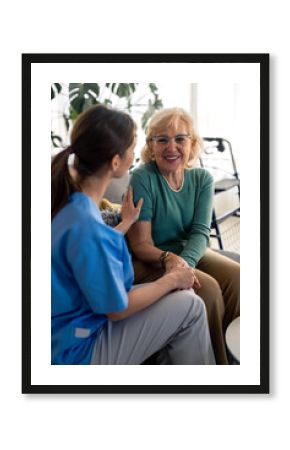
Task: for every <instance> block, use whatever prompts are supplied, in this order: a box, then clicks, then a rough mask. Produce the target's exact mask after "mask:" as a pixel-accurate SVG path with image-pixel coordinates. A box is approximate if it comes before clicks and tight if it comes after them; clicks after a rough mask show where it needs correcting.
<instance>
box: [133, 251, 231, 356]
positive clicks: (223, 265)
mask: <svg viewBox="0 0 290 450" xmlns="http://www.w3.org/2000/svg"><path fill="white" fill-rule="evenodd" d="M133 265H134V272H135V283H146V282H150V281H153V280H156V279H158V278H160V277H161V276H162V275H163V273H164V271H163V270H162V269H156V268H152V266H150V265H149V264H145V263H143V262H141V261H139V260H134V259H133ZM196 274H197V276H198V279H199V281H200V283H201V288H200V289H198V290H196V293H197V294H198V295H199V296H200V297H201V298H202V299H203V301H204V303H205V306H206V310H207V317H208V323H209V330H210V335H211V340H212V346H213V350H214V353H215V359H216V363H217V364H228V359H227V352H226V345H225V331H226V329H227V326H228V325H229V324H230V323H231V321H232V320H234V319H235V318H236V317H238V316H239V315H240V264H239V263H237V262H235V261H233V260H231V259H230V258H227V257H226V256H223V255H221V254H219V253H217V252H214V251H213V250H211V249H209V248H208V249H206V252H205V254H204V256H203V257H202V258H201V260H200V261H199V263H198V265H197V267H196Z"/></svg>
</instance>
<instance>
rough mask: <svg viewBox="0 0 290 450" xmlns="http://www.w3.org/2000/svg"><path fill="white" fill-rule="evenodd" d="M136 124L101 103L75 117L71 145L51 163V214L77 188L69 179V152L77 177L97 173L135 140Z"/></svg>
mask: <svg viewBox="0 0 290 450" xmlns="http://www.w3.org/2000/svg"><path fill="white" fill-rule="evenodd" d="M134 132H135V123H134V121H133V119H132V118H131V117H130V116H129V115H128V114H126V113H124V112H121V111H117V110H114V109H111V108H108V107H106V106H104V105H97V106H93V107H91V108H89V109H87V110H86V111H84V112H83V113H82V114H81V115H80V116H79V117H78V118H77V120H76V122H75V124H74V126H73V130H72V133H71V145H70V146H69V147H68V148H67V149H65V150H63V151H61V152H60V153H58V154H57V155H56V156H55V157H54V158H53V161H52V164H51V217H52V219H53V218H54V216H55V215H56V214H57V213H58V211H59V210H60V209H61V208H63V207H64V206H65V204H66V203H67V201H68V198H69V195H70V194H71V193H73V192H75V191H79V190H80V188H79V186H78V184H77V182H76V181H75V180H74V179H73V178H72V176H71V174H70V171H69V167H68V158H69V155H70V154H72V153H74V154H75V161H74V169H75V170H76V173H77V179H78V180H84V179H85V178H87V177H88V176H90V175H93V174H95V173H97V172H98V171H99V170H101V169H102V168H103V167H104V166H105V164H106V163H107V162H109V161H111V160H112V158H113V157H114V156H115V155H116V154H118V155H120V156H121V157H123V156H124V155H125V152H126V150H127V149H128V148H129V147H130V145H131V144H132V143H133V140H134Z"/></svg>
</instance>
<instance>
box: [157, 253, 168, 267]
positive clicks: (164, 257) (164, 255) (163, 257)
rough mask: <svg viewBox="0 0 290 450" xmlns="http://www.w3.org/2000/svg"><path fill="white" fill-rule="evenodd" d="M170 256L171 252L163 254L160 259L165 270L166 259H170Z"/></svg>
mask: <svg viewBox="0 0 290 450" xmlns="http://www.w3.org/2000/svg"><path fill="white" fill-rule="evenodd" d="M168 256H169V252H168V251H165V252H162V253H161V255H160V258H159V259H160V262H161V266H162V267H163V269H164V268H165V260H166V258H168Z"/></svg>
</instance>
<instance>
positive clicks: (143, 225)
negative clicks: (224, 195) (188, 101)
mask: <svg viewBox="0 0 290 450" xmlns="http://www.w3.org/2000/svg"><path fill="white" fill-rule="evenodd" d="M146 134H147V136H146V145H145V147H144V148H143V150H142V155H141V159H142V161H143V163H145V164H143V165H141V166H139V167H138V168H136V169H135V170H134V171H133V174H132V177H131V180H130V184H131V186H132V187H133V193H134V201H135V202H137V201H139V200H140V198H143V206H142V210H141V213H140V216H139V220H138V221H137V222H136V223H135V224H134V225H133V226H132V227H131V229H130V230H129V233H128V239H129V243H130V246H131V250H132V252H133V258H134V259H133V263H134V270H135V283H144V282H149V281H152V280H155V279H157V278H159V277H160V276H161V275H162V274H163V273H164V272H169V271H171V270H173V269H174V268H177V267H188V266H190V267H192V268H194V269H195V275H196V280H195V283H194V289H195V291H196V293H197V294H198V295H199V296H200V297H201V298H202V299H203V301H204V302H205V305H206V309H207V315H208V321H209V328H210V334H211V339H212V345H213V348H214V352H215V357H216V362H217V364H228V359H227V352H226V345H225V340H224V334H225V330H226V328H227V326H228V324H229V323H230V322H231V321H232V320H233V319H234V318H236V317H237V316H239V314H240V312H239V311H240V265H239V264H238V263H237V262H235V261H232V260H231V259H229V258H227V257H225V256H223V255H220V254H218V253H217V252H214V251H213V250H211V249H210V248H208V242H209V233H210V222H211V214H212V200H213V189H214V188H213V178H212V176H211V175H210V173H209V172H208V171H207V170H205V169H203V168H200V167H194V163H195V161H196V159H197V156H198V153H199V150H200V148H201V139H200V138H199V137H198V135H197V133H196V131H195V129H194V125H193V121H192V118H191V116H190V115H189V114H188V113H187V112H186V111H184V110H183V109H180V108H169V109H163V110H161V111H158V112H157V113H156V114H155V115H154V116H153V118H152V119H151V121H150V124H149V127H148V129H147V133H146Z"/></svg>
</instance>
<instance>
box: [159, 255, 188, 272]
mask: <svg viewBox="0 0 290 450" xmlns="http://www.w3.org/2000/svg"><path fill="white" fill-rule="evenodd" d="M164 267H165V271H166V272H170V271H171V270H173V269H177V268H178V267H183V268H186V267H189V265H188V264H187V262H186V261H185V260H184V259H183V258H181V257H180V256H178V255H175V253H171V252H170V253H169V255H168V256H167V258H166V259H165V260H164Z"/></svg>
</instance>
